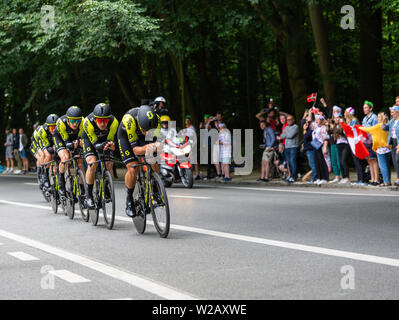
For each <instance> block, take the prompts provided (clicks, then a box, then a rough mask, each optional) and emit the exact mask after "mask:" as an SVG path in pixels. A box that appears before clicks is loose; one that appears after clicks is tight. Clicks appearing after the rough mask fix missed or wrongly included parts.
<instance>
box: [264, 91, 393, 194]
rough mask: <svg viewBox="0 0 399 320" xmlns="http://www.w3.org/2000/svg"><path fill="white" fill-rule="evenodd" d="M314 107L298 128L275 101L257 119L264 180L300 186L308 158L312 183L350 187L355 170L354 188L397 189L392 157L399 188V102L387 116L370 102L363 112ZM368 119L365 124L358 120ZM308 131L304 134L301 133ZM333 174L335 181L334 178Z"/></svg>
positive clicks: (308, 176)
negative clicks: (302, 166)
mask: <svg viewBox="0 0 399 320" xmlns="http://www.w3.org/2000/svg"><path fill="white" fill-rule="evenodd" d="M316 102H317V101H315V102H314V104H313V106H312V107H309V109H307V110H305V113H304V115H303V117H302V119H301V120H300V121H298V124H296V121H295V118H294V116H293V115H290V114H287V113H285V112H281V111H280V112H279V111H278V109H277V108H276V107H275V105H274V103H273V101H270V102H269V104H268V106H267V107H266V108H264V109H263V110H262V111H261V112H259V113H258V114H257V115H256V117H257V118H258V120H259V126H260V129H261V130H262V133H263V141H262V144H260V146H259V148H260V149H261V150H262V152H263V154H262V162H261V176H260V177H259V179H258V181H262V182H268V181H269V180H270V179H271V178H273V177H276V176H277V177H280V178H283V179H284V180H285V181H286V182H287V183H295V182H296V181H298V178H299V170H298V168H299V166H300V161H299V159H303V158H304V157H306V159H307V166H306V167H308V168H309V169H310V170H309V171H307V172H304V174H303V176H302V180H303V181H306V182H307V183H314V184H318V185H320V184H326V183H340V184H349V183H351V181H350V176H349V173H350V165H351V163H353V166H354V168H355V170H356V175H357V178H356V180H355V181H353V182H352V184H353V185H371V186H377V185H380V186H389V185H391V171H390V167H391V166H390V163H391V158H392V162H393V165H394V168H395V170H396V176H397V179H396V181H395V182H394V185H396V186H399V146H398V139H399V97H397V98H396V101H395V104H394V106H393V107H391V108H389V109H390V110H389V114H388V113H387V112H380V113H378V115H377V114H375V113H374V109H375V108H374V104H373V102H371V101H367V100H366V101H364V103H363V105H362V107H361V108H359V109H358V110H355V108H352V107H349V108H346V109H343V108H341V107H339V106H333V107H329V106H328V105H327V103H326V101H325V100H324V99H323V98H321V99H320V103H321V105H320V106H316ZM356 112H357V114H359V115H360V114H362V117H363V118H362V121H359V120H358V118H357V117H356ZM300 130H302V132H300ZM330 174H332V175H333V178H332V179H330Z"/></svg>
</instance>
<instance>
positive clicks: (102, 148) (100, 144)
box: [94, 142, 107, 151]
mask: <svg viewBox="0 0 399 320" xmlns="http://www.w3.org/2000/svg"><path fill="white" fill-rule="evenodd" d="M106 144H107V143H106V142H103V143H96V145H95V146H94V148H96V150H97V151H103V150H104V148H105V145H106Z"/></svg>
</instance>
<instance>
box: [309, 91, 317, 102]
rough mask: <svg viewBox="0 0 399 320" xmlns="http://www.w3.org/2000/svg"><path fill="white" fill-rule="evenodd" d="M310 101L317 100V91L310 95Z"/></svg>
mask: <svg viewBox="0 0 399 320" xmlns="http://www.w3.org/2000/svg"><path fill="white" fill-rule="evenodd" d="M307 100H308V102H315V101H317V92H315V93H312V94H310V95H308V99H307Z"/></svg>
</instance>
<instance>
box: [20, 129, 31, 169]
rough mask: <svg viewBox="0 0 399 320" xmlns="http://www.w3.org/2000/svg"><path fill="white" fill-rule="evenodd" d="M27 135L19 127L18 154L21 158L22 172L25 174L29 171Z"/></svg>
mask: <svg viewBox="0 0 399 320" xmlns="http://www.w3.org/2000/svg"><path fill="white" fill-rule="evenodd" d="M28 142H29V141H28V137H27V136H26V134H25V133H24V129H22V128H19V149H18V151H19V154H20V156H21V159H22V174H26V173H27V172H28V171H29V160H28V153H27V152H26V147H27V145H28Z"/></svg>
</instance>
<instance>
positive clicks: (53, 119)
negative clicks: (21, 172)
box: [34, 114, 58, 188]
mask: <svg viewBox="0 0 399 320" xmlns="http://www.w3.org/2000/svg"><path fill="white" fill-rule="evenodd" d="M57 120H58V116H57V115H56V114H50V115H49V116H48V117H47V119H46V123H45V124H43V125H42V126H40V127H39V128H37V133H35V134H34V135H35V138H36V142H37V143H38V146H37V147H38V148H39V149H40V150H41V155H40V154H39V156H40V158H41V164H43V163H47V162H50V161H51V160H52V159H53V154H54V142H53V139H52V136H53V132H54V130H55V127H56V123H57ZM49 167H50V165H48V166H47V168H46V169H45V172H44V176H43V180H44V187H45V188H49V187H50V183H49V179H48V171H49Z"/></svg>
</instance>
